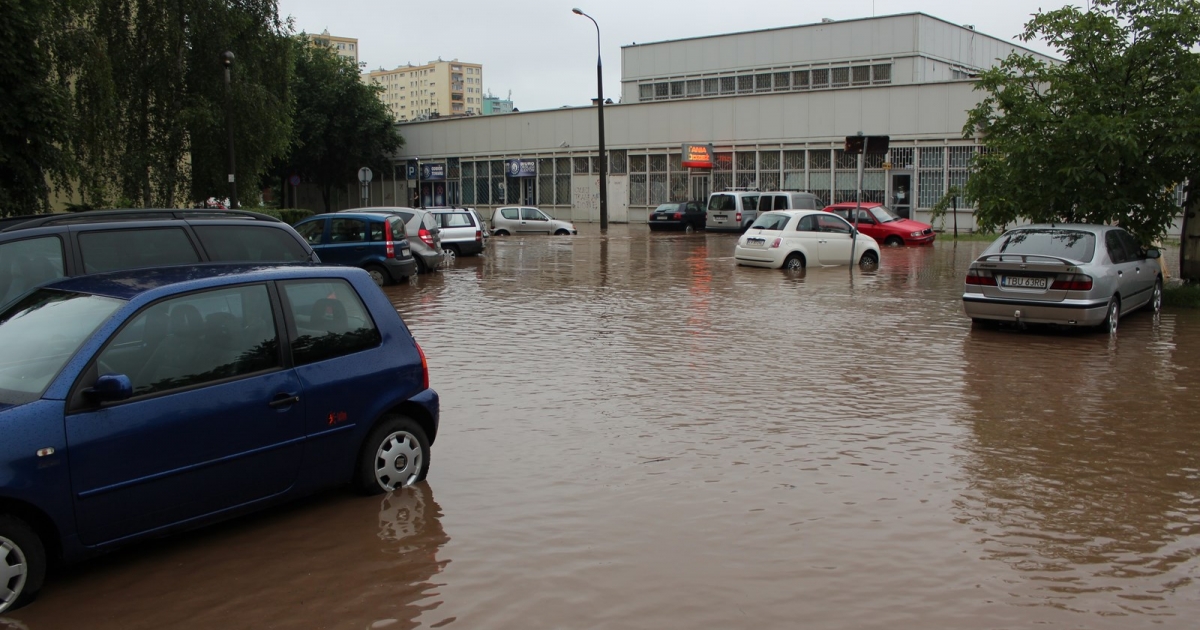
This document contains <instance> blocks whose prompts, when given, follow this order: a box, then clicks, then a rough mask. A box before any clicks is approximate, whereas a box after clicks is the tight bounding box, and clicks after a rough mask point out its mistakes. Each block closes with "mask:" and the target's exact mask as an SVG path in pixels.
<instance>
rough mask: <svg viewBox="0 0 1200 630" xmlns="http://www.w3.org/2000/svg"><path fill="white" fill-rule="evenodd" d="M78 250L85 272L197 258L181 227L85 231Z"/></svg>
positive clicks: (151, 265) (80, 234) (194, 249)
mask: <svg viewBox="0 0 1200 630" xmlns="http://www.w3.org/2000/svg"><path fill="white" fill-rule="evenodd" d="M79 250H80V252H81V253H82V254H83V268H84V270H85V271H86V272H87V273H100V272H103V271H117V270H120V269H137V268H141V267H162V266H166V265H189V264H195V263H198V262H200V254H198V253H196V248H195V246H193V245H192V240H191V239H190V238H188V235H187V233H186V232H184V231H183V228H146V229H136V230H94V231H84V232H80V233H79Z"/></svg>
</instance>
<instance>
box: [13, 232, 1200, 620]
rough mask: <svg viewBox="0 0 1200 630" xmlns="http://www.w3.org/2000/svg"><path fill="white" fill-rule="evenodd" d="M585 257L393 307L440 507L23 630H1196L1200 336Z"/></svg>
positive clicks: (58, 609) (343, 529) (932, 257)
mask: <svg viewBox="0 0 1200 630" xmlns="http://www.w3.org/2000/svg"><path fill="white" fill-rule="evenodd" d="M581 227H582V229H583V230H584V234H582V235H580V236H577V237H557V238H555V237H526V238H520V237H509V238H493V239H491V240H490V242H489V244H488V247H489V250H488V252H487V254H486V255H485V256H483V257H479V258H465V259H460V260H458V261H457V262H456V263H455V264H454V265H453V266H452V267H451V268H450V269H448V270H447V271H445V272H444V273H440V274H435V275H432V276H422V277H420V278H419V281H418V282H417V283H415V284H412V285H403V286H396V287H389V288H388V289H387V292H388V294H389V296H390V297H391V300H392V302H393V303H394V304H395V305H396V308H397V309H398V310H399V312H400V313H401V314H402V315H403V317H404V319H405V321H406V322H407V323H408V326H409V327H410V328H411V330H412V331H413V333H414V334H415V336H416V337H417V339H418V341H419V342H420V343H421V345H422V347H423V348H424V350H425V353H426V354H427V355H428V357H429V364H430V372H431V379H432V384H433V387H434V388H436V389H437V390H438V392H439V393H440V394H441V396H442V429H441V433H440V435H439V437H438V439H437V442H436V444H435V445H434V447H433V453H432V455H433V456H432V469H431V474H430V476H429V480H428V482H427V483H423V484H420V485H418V486H416V487H413V488H409V489H406V490H404V491H403V492H397V493H394V494H392V495H389V496H386V497H370V498H362V497H357V496H353V495H351V494H350V493H349V492H347V491H340V490H339V491H332V492H329V493H326V494H323V495H321V496H318V497H314V498H312V499H308V500H304V501H300V502H297V503H292V504H289V505H287V506H284V507H282V508H277V509H273V510H270V511H268V512H266V513H264V514H261V515H257V516H253V517H249V518H244V519H240V520H237V521H234V522H232V523H226V524H223V525H220V526H216V527H211V528H208V529H205V530H202V531H199V532H193V533H189V534H184V535H180V536H176V537H173V538H169V539H166V540H163V541H156V542H151V543H148V544H142V545H138V546H136V547H134V548H132V549H126V550H123V551H121V552H119V553H115V554H111V555H109V556H106V557H103V558H100V559H97V560H93V561H90V562H87V563H84V564H82V565H79V566H76V567H72V568H69V569H66V570H60V571H58V572H57V573H56V574H55V575H53V576H52V577H51V578H50V580H49V581H48V583H47V586H46V588H45V590H44V591H43V594H42V596H41V597H40V598H39V600H38V601H36V602H35V603H34V604H32V605H31V606H29V607H27V608H25V609H22V610H19V611H15V612H12V613H9V615H8V617H9V619H8V620H7V621H0V628H4V627H6V624H7V625H9V626H12V627H26V628H29V629H31V630H41V629H53V628H122V629H127V628H166V627H178V628H397V629H403V628H417V627H420V628H463V629H477V628H521V629H527V628H799V627H803V628H822V629H826V628H828V629H843V628H844V629H863V628H888V629H893V628H1027V627H1032V626H1034V625H1044V626H1048V627H1054V628H1099V629H1105V628H1121V629H1128V628H1149V627H1153V628H1191V627H1195V623H1196V622H1195V620H1196V619H1197V618H1198V616H1200V585H1198V583H1197V579H1200V560H1198V558H1200V421H1198V419H1200V372H1198V370H1197V368H1198V367H1200V313H1197V312H1195V311H1184V310H1181V311H1175V310H1171V309H1169V308H1168V309H1164V311H1163V313H1162V315H1161V316H1160V317H1159V318H1157V319H1156V318H1154V317H1152V316H1151V315H1150V314H1148V313H1145V312H1141V313H1137V314H1133V315H1130V316H1128V317H1125V318H1122V321H1121V327H1122V329H1121V331H1120V334H1119V336H1118V338H1116V339H1110V338H1109V337H1108V335H1099V334H1081V333H1069V332H1068V333H1062V332H1045V331H1027V332H1019V331H1014V330H1007V329H1001V330H972V329H971V326H970V324H969V321H968V320H967V319H966V318H965V317H964V316H963V315H962V312H961V301H960V297H961V293H962V276H963V273H964V272H965V269H966V266H967V264H968V263H969V261H970V260H971V259H972V258H973V257H974V256H975V255H977V254H978V253H979V252H980V251H981V250H982V249H983V248H984V247H985V246H986V243H959V244H958V245H957V246H954V245H953V244H952V243H949V242H939V243H937V244H936V245H935V246H934V247H926V248H918V249H885V250H884V251H883V257H882V262H881V264H880V266H879V268H878V269H877V270H875V271H866V272H864V271H858V270H856V271H855V272H854V273H853V274H852V273H850V271H849V270H847V269H846V268H832V269H809V270H808V271H807V272H806V273H802V274H795V275H789V274H788V273H785V272H782V271H777V270H764V269H749V268H738V267H736V266H735V265H734V262H733V258H732V256H733V247H734V243H735V240H736V239H735V237H734V236H733V235H718V234H697V235H682V234H678V235H675V234H658V233H654V234H652V233H650V232H648V231H647V230H646V229H645V227H644V226H623V225H621V226H613V227H612V229H610V230H609V234H608V236H607V237H602V236H601V235H600V234H599V230H598V229H597V228H596V226H581ZM1188 619H1192V621H1190V622H1189V621H1187V620H1188Z"/></svg>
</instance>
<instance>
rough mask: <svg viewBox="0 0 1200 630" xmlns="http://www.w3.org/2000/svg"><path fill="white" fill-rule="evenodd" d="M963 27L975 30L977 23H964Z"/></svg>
mask: <svg viewBox="0 0 1200 630" xmlns="http://www.w3.org/2000/svg"><path fill="white" fill-rule="evenodd" d="M963 28H965V29H967V30H969V31H973V30H975V25H974V24H963Z"/></svg>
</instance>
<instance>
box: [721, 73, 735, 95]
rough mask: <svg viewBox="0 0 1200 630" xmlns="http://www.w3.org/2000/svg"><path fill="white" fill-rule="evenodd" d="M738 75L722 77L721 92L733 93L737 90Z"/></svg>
mask: <svg viewBox="0 0 1200 630" xmlns="http://www.w3.org/2000/svg"><path fill="white" fill-rule="evenodd" d="M736 79H737V77H721V93H722V94H733V93H734V92H736V91H737V89H736V88H735V87H734V85H735V83H734V82H735V81H736Z"/></svg>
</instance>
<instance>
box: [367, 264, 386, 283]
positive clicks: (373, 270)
mask: <svg viewBox="0 0 1200 630" xmlns="http://www.w3.org/2000/svg"><path fill="white" fill-rule="evenodd" d="M363 269H366V270H367V273H369V274H371V280H372V281H373V282H374V283H375V286H377V287H382V286H385V285H387V283H388V275H387V271H386V270H385V269H384V268H383V267H380V266H379V265H367V266H366V267H363Z"/></svg>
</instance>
